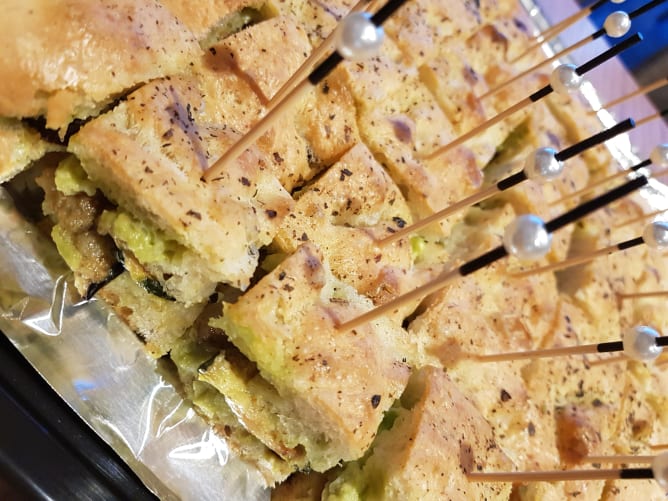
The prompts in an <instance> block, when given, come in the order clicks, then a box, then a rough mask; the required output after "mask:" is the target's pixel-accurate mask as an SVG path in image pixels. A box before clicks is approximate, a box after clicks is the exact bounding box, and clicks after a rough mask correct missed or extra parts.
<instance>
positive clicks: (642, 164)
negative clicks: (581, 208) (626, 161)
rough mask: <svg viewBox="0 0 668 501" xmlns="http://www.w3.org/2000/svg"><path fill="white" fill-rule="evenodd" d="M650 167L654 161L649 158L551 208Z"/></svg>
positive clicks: (575, 192)
mask: <svg viewBox="0 0 668 501" xmlns="http://www.w3.org/2000/svg"><path fill="white" fill-rule="evenodd" d="M649 165H652V161H651V160H650V159H649V158H648V159H647V160H643V161H642V162H640V163H638V164H636V165H634V166H633V167H629V168H628V169H626V170H621V171H619V172H616V173H614V174H612V175H610V176H608V177H606V178H604V179H601V180H599V181H596V182H595V183H592V184H590V185H588V186H585V187H584V188H582V189H581V190H578V191H574V192H573V193H569V194H568V195H566V196H565V197H562V198H560V199H559V200H556V201H555V202H552V203H551V204H550V207H553V206H555V205H559V204H562V203H564V202H567V201H569V200H572V199H573V198H579V197H581V196H583V195H586V194H587V193H589V192H591V191H593V190H595V189H596V188H598V187H600V186H603V185H604V184H607V183H609V182H610V181H614V180H615V179H619V178H620V177H624V176H628V175H629V174H630V173H631V172H635V171H637V170H640V169H642V168H643V167H647V166H649Z"/></svg>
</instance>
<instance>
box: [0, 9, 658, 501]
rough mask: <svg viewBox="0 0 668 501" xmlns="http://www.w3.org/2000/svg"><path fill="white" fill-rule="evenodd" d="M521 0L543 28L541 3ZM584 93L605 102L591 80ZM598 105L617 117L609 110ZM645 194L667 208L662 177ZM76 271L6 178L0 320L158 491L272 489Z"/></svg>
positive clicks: (224, 493)
mask: <svg viewBox="0 0 668 501" xmlns="http://www.w3.org/2000/svg"><path fill="white" fill-rule="evenodd" d="M522 3H523V4H524V5H525V7H526V8H527V12H528V13H529V16H530V18H531V20H532V21H533V26H534V28H535V29H536V30H537V31H539V30H541V29H543V28H544V27H545V26H546V23H545V20H544V18H543V17H542V15H541V12H540V10H539V9H538V8H537V7H536V6H535V4H533V2H530V1H528V0H523V2H522ZM583 94H584V96H585V98H586V99H587V101H588V102H589V103H590V104H591V105H592V107H593V108H594V109H598V107H600V103H599V101H598V97H597V95H596V92H595V90H594V88H593V87H592V86H591V85H585V86H584V88H583ZM598 115H599V118H600V119H601V122H602V123H603V125H604V126H611V125H613V124H614V123H615V120H614V119H613V118H612V116H611V115H610V114H609V113H607V112H606V111H605V110H602V111H600V112H599V113H598ZM608 144H609V147H610V149H611V151H612V153H613V155H614V157H615V158H616V159H617V160H618V161H619V162H620V164H621V165H622V167H628V166H630V165H632V164H634V163H636V162H637V158H636V157H635V156H634V155H633V152H632V149H631V145H630V143H629V140H628V138H625V137H623V136H622V137H619V138H617V139H615V140H614V141H610V142H609V143H608ZM639 196H640V197H642V198H644V199H645V201H646V202H647V205H648V206H650V207H652V208H655V209H666V208H668V189H667V188H666V186H664V185H662V184H661V183H658V182H656V181H652V182H651V185H650V186H649V187H648V188H646V189H644V190H643V191H642V193H641V194H640V195H639ZM69 277H70V274H69V273H68V271H67V268H66V266H65V264H64V263H63V262H62V259H61V258H60V257H59V256H58V254H57V253H56V251H55V248H54V246H53V244H52V243H51V241H50V240H49V239H47V238H46V237H44V236H43V235H42V234H41V233H40V232H39V231H38V230H37V229H36V228H35V227H34V226H32V225H31V224H30V223H28V222H26V221H25V220H24V219H23V218H22V217H21V215H20V214H19V212H18V211H17V210H16V209H15V207H14V205H13V202H12V199H11V197H10V196H9V195H8V193H7V192H6V191H5V190H4V189H2V188H0V330H2V331H3V332H4V334H5V335H6V336H8V337H9V338H10V340H11V341H12V342H13V344H14V345H15V346H16V347H17V348H18V349H19V350H20V352H21V353H22V354H23V355H24V356H25V358H26V359H27V360H28V361H29V362H30V363H31V364H32V365H33V366H34V367H35V368H36V370H37V371H38V372H39V373H40V374H41V375H42V377H43V378H44V379H45V380H46V381H47V382H48V383H49V384H50V385H51V387H53V388H54V390H55V391H56V392H57V393H58V394H59V395H60V396H61V397H62V399H63V400H64V401H65V402H67V403H68V404H69V406H70V407H72V408H73V409H74V411H75V412H76V413H77V414H78V415H79V416H80V417H81V418H82V419H83V420H84V421H85V422H86V423H87V424H88V425H89V426H90V427H91V428H92V429H93V430H94V431H95V432H96V433H97V434H98V435H99V436H100V437H101V438H102V439H103V440H104V441H106V442H107V443H108V444H110V445H111V447H112V448H113V449H114V450H115V451H116V452H117V453H118V454H119V455H120V456H121V457H122V458H123V459H124V460H125V461H126V462H127V463H128V464H129V465H130V467H131V468H132V469H133V470H134V471H135V472H136V474H137V475H138V476H139V478H140V479H141V480H142V481H143V482H144V483H145V484H146V486H147V487H148V488H149V489H150V490H151V491H153V492H154V493H155V494H156V495H157V496H159V497H160V498H161V499H184V500H186V499H197V500H202V499H230V500H234V499H244V500H260V499H267V498H268V491H267V489H264V488H263V486H262V481H261V477H260V475H259V473H257V472H256V471H254V470H253V469H251V468H250V467H249V466H248V465H247V464H246V463H243V462H241V461H240V460H239V459H238V458H236V457H234V456H233V455H232V454H231V453H230V451H229V449H228V447H227V445H226V443H225V441H224V440H223V439H222V438H220V437H219V436H218V435H216V434H215V433H214V432H213V431H212V429H211V428H210V427H209V426H208V425H207V424H206V423H205V422H204V421H203V420H202V419H201V418H200V417H199V416H198V415H197V414H196V413H195V412H194V411H193V410H192V409H191V408H190V407H189V406H188V405H187V404H186V403H184V402H183V401H182V399H181V397H180V396H179V394H178V392H177V391H176V389H175V388H174V387H173V386H172V385H171V384H170V383H169V382H168V381H167V380H166V379H165V377H163V376H162V375H161V373H160V371H159V370H157V362H156V360H154V359H153V358H151V357H150V356H149V355H148V354H147V353H146V351H145V350H144V348H143V346H142V343H141V341H140V340H139V339H138V338H137V337H136V336H135V335H134V334H133V332H131V331H130V329H129V328H128V327H127V326H125V324H123V323H122V321H121V320H120V319H118V318H117V317H116V316H115V315H114V314H112V313H111V312H110V310H109V309H108V308H107V307H106V306H105V304H104V303H103V302H101V301H90V302H76V300H73V299H72V298H73V297H75V294H71V293H70V289H71V285H70V282H69V281H68V279H69Z"/></svg>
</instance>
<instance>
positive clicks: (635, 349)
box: [622, 325, 663, 362]
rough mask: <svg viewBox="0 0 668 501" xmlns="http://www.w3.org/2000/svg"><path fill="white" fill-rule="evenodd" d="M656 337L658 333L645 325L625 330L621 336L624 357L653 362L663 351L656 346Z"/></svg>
mask: <svg viewBox="0 0 668 501" xmlns="http://www.w3.org/2000/svg"><path fill="white" fill-rule="evenodd" d="M658 337H659V333H658V332H657V331H656V330H654V329H652V328H651V327H647V326H646V325H638V326H636V327H631V328H629V329H626V330H625V331H624V334H623V335H622V343H623V345H624V355H626V356H627V357H629V358H632V359H633V360H640V361H641V362H650V361H652V360H654V359H655V358H656V357H658V356H659V355H661V352H662V351H663V350H662V348H661V346H657V345H656V338H658Z"/></svg>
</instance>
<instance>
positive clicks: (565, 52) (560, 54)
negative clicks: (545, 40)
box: [480, 33, 596, 99]
mask: <svg viewBox="0 0 668 501" xmlns="http://www.w3.org/2000/svg"><path fill="white" fill-rule="evenodd" d="M595 34H596V33H594V35H595ZM594 35H590V36H588V37H585V38H583V39H582V40H580V41H579V42H576V43H574V44H573V45H571V46H570V47H566V48H565V49H564V50H562V51H560V52H558V53H556V54H555V55H554V56H552V57H550V58H548V59H545V60H544V61H541V62H540V63H537V64H534V65H533V66H532V67H531V68H528V69H526V70H524V71H523V72H521V73H519V74H518V75H515V76H514V77H512V78H511V79H510V80H506V81H505V82H503V83H502V84H499V85H497V86H496V87H494V88H493V89H491V90H488V91H487V92H485V93H484V94H483V95H482V96H480V99H485V98H487V97H489V96H491V95H493V94H496V93H497V92H499V91H501V90H503V89H505V88H506V87H508V86H509V85H511V84H513V83H515V82H517V81H518V80H520V79H522V78H524V77H526V76H527V75H530V74H531V73H533V72H534V71H536V70H538V69H539V68H542V67H543V66H546V65H548V64H550V63H552V62H554V61H557V60H558V59H561V58H562V57H564V56H567V55H568V54H570V53H571V52H573V51H575V50H577V49H579V48H580V47H584V46H585V45H587V44H588V43H589V42H591V41H593V40H596V39H595V38H594Z"/></svg>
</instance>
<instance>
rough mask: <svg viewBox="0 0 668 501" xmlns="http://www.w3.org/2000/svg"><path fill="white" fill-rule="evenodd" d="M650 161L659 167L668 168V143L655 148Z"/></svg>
mask: <svg viewBox="0 0 668 501" xmlns="http://www.w3.org/2000/svg"><path fill="white" fill-rule="evenodd" d="M649 159H650V160H651V161H652V163H653V164H654V165H656V166H657V167H668V143H664V144H660V145H658V146H655V147H654V149H653V150H652V153H650V155H649Z"/></svg>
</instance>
